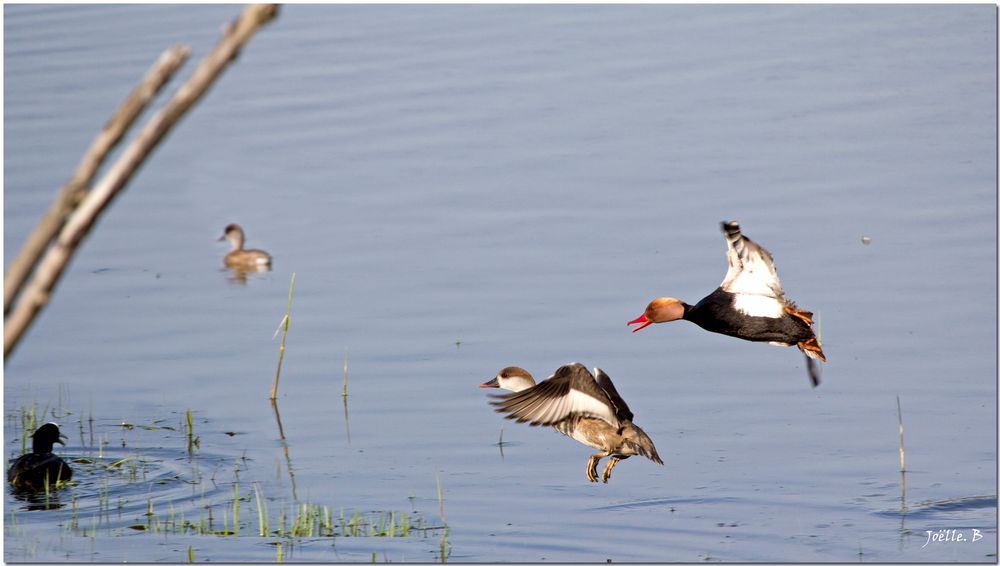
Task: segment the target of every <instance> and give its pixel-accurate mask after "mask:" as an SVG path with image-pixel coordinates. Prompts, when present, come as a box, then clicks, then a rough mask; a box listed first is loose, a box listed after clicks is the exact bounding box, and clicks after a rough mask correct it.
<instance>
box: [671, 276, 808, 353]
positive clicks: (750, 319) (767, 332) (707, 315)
mask: <svg viewBox="0 0 1000 566" xmlns="http://www.w3.org/2000/svg"><path fill="white" fill-rule="evenodd" d="M734 297H735V295H733V294H732V293H730V292H728V291H723V290H722V288H721V287H720V288H718V289H716V290H715V291H713V292H712V294H711V295H709V296H707V297H705V298H704V299H702V300H700V301H698V304H696V305H694V306H693V307H690V308H688V309H686V310H685V312H684V319H685V320H690V321H691V322H693V323H695V324H697V325H698V326H700V327H702V328H704V329H705V330H708V331H709V332H718V333H719V334H725V335H727V336H735V337H736V338H742V339H743V340H750V341H753V342H780V343H782V344H789V345H791V344H797V343H799V342H800V341H803V340H808V339H809V338H810V337H812V335H813V333H812V329H810V328H809V325H807V324H806V323H805V322H804V321H802V320H801V319H799V318H797V317H794V316H791V315H789V314H785V315H784V316H781V317H779V318H769V317H766V316H750V315H747V314H744V313H742V312H740V311H738V310H736V308H735V307H734V306H733V299H734Z"/></svg>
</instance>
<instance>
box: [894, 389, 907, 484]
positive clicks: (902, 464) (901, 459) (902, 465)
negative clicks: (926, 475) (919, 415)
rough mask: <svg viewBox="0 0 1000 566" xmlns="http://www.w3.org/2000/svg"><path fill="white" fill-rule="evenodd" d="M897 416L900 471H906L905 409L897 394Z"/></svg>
mask: <svg viewBox="0 0 1000 566" xmlns="http://www.w3.org/2000/svg"><path fill="white" fill-rule="evenodd" d="M896 418H897V419H899V471H900V472H903V473H906V452H905V451H904V450H903V410H902V409H901V408H900V405H899V395H896Z"/></svg>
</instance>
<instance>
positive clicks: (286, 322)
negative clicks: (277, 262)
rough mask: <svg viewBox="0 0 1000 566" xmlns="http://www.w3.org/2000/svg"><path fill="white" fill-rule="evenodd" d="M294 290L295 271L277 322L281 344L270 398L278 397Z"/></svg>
mask: <svg viewBox="0 0 1000 566" xmlns="http://www.w3.org/2000/svg"><path fill="white" fill-rule="evenodd" d="M294 290H295V272H294V271H293V272H292V281H291V283H289V285H288V306H287V307H285V316H284V318H282V319H281V322H280V323H278V328H279V329H280V330H281V346H280V347H279V348H278V369H277V371H275V372H274V383H273V384H272V385H271V400H272V401H274V400H275V399H276V398H277V397H278V380H279V379H280V378H281V361H282V360H284V359H285V336H286V335H287V334H288V325H289V324H290V323H291V322H292V317H291V314H292V291H294Z"/></svg>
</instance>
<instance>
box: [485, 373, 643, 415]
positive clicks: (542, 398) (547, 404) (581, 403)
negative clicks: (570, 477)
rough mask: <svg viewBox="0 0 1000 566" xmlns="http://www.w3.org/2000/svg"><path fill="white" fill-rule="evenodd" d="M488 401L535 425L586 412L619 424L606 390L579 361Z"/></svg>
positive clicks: (498, 409) (501, 411)
mask: <svg viewBox="0 0 1000 566" xmlns="http://www.w3.org/2000/svg"><path fill="white" fill-rule="evenodd" d="M616 395H617V392H616ZM491 404H492V405H494V406H495V407H497V409H496V411H497V412H498V413H507V418H508V419H516V420H517V422H519V423H523V422H528V423H530V424H532V425H535V426H537V425H553V424H555V423H557V422H559V421H562V420H563V419H567V418H571V417H577V416H586V417H595V418H598V419H601V420H604V421H606V422H607V423H608V424H610V425H611V426H614V427H616V428H620V427H621V424H620V423H619V420H618V415H616V412H615V408H614V405H613V403H612V402H611V400H610V399H609V397H608V394H607V393H606V392H605V390H604V389H603V388H601V386H599V385H598V384H597V382H596V381H594V376H592V375H591V374H590V372H589V371H587V368H585V367H583V366H582V365H580V364H570V365H565V366H563V367H561V368H559V369H557V370H556V372H555V374H553V376H552V377H550V378H549V379H546V380H545V381H543V382H541V383H539V384H538V385H536V386H534V387H531V388H528V389H525V390H523V391H518V392H516V393H509V394H507V395H499V396H497V400H496V401H492V402H491ZM629 414H631V413H629Z"/></svg>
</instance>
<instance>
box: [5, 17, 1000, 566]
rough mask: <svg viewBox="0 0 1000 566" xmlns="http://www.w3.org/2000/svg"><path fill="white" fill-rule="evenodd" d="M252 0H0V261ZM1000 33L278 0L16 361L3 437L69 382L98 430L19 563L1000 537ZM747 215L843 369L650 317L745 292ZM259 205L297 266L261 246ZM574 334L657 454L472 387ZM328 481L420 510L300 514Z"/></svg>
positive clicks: (918, 23) (534, 557)
mask: <svg viewBox="0 0 1000 566" xmlns="http://www.w3.org/2000/svg"><path fill="white" fill-rule="evenodd" d="M239 10H240V7H239V6H234V5H214V6H196V5H173V6H170V5H148V6H136V5H102V6H83V5H74V6H65V5H64V6H59V5H34V6H33V5H7V6H4V38H5V39H4V53H5V56H4V84H5V88H4V96H5V105H4V164H5V167H4V215H3V218H4V255H5V264H6V263H7V262H9V261H10V259H11V258H12V257H13V255H14V254H15V253H16V251H17V250H18V249H19V247H20V245H21V244H22V242H23V241H24V239H25V237H26V235H27V234H28V233H29V231H30V230H31V228H32V227H33V226H34V224H35V223H36V222H37V220H38V219H39V217H40V216H41V214H42V212H43V211H44V210H45V209H46V207H47V206H48V204H49V202H50V201H51V199H52V197H53V196H54V194H55V192H56V190H57V188H58V187H60V186H61V185H62V184H63V183H64V182H65V181H66V180H67V179H68V177H69V175H70V173H71V172H72V170H73V168H74V167H75V166H76V163H77V161H78V160H79V158H80V156H81V155H82V153H83V151H84V149H85V148H86V146H87V145H88V144H89V143H90V140H91V139H92V137H93V136H94V135H95V133H96V132H97V131H98V129H99V128H100V127H101V125H102V124H103V123H104V121H105V120H106V119H107V117H108V116H109V115H110V113H111V112H112V110H113V109H114V108H115V106H116V105H117V104H118V102H119V101H120V100H121V99H122V98H123V97H124V96H125V95H126V94H127V93H128V92H129V91H130V90H131V88H132V87H133V85H134V84H135V82H136V81H137V80H138V78H139V77H140V76H141V75H142V74H143V73H144V72H145V71H146V69H147V68H148V67H149V65H150V64H151V63H152V61H154V60H155V58H156V57H157V56H158V55H159V54H160V52H162V50H164V49H165V48H166V47H168V46H170V45H173V44H176V43H185V44H188V45H190V46H191V47H192V49H193V60H192V61H189V62H188V64H187V65H186V67H185V69H184V72H183V73H182V75H183V77H186V76H188V75H189V74H190V72H191V70H192V69H193V68H194V66H195V64H196V62H197V61H198V60H200V58H201V57H202V56H203V55H204V54H205V53H206V52H207V50H208V49H210V47H211V46H212V45H213V44H214V42H215V41H216V39H217V37H218V34H219V31H220V29H221V26H222V24H223V23H224V22H226V21H228V20H230V19H232V18H234V17H236V15H237V14H238V12H239ZM996 40H997V29H996V8H995V6H991V5H963V6H959V5H954V6H932V5H909V6H906V5H894V6H888V5H887V6H857V5H842V6H834V5H825V6H820V5H808V6H806V5H803V6H792V5H772V6H697V5H632V6H599V5H586V6H515V5H467V6H462V5H433V6H419V5H395V6H389V5H382V6H355V5H334V6H320V5H292V6H285V7H282V8H281V12H280V14H279V17H278V19H276V20H275V21H274V22H272V23H271V24H269V25H268V26H267V27H266V28H264V29H263V30H262V31H261V32H260V33H259V34H258V35H257V36H256V37H255V38H254V39H253V40H252V41H251V43H250V44H249V46H248V47H247V48H246V49H245V50H244V51H243V53H242V54H241V55H240V57H239V59H238V61H237V62H236V64H235V65H234V66H233V67H231V68H230V69H229V70H227V71H226V73H225V74H224V75H223V76H222V77H221V80H220V81H219V82H218V83H217V84H216V85H215V86H214V87H213V88H212V90H211V91H210V92H209V94H208V96H207V97H206V98H205V99H204V100H203V101H202V102H200V103H199V104H198V105H197V106H196V107H195V108H194V109H193V111H192V112H191V113H190V114H188V115H187V116H186V117H185V118H184V119H183V121H182V122H181V123H180V124H179V126H178V127H177V128H176V129H175V130H174V131H173V132H172V133H171V134H170V135H169V137H168V138H167V139H166V140H165V143H164V144H162V145H161V146H160V147H159V148H158V149H157V150H156V152H155V154H154V155H153V156H152V159H151V160H150V161H149V162H148V163H146V164H145V165H144V166H143V168H142V169H141V171H140V172H139V174H138V175H137V176H136V177H135V178H134V179H133V180H132V182H131V184H130V186H129V187H128V189H127V190H126V191H125V192H124V193H123V194H122V195H121V196H120V197H119V198H118V199H117V200H116V201H115V202H114V204H113V206H112V207H111V208H110V210H109V211H108V212H107V213H106V214H105V215H104V216H103V217H102V219H101V220H100V222H99V223H98V225H97V226H96V229H95V231H93V232H92V233H91V235H90V236H89V237H88V238H87V240H86V241H85V242H84V244H83V246H82V247H81V248H80V250H79V252H78V254H77V256H76V257H75V259H74V261H73V263H72V264H71V266H70V268H69V269H68V270H67V272H66V273H65V276H64V278H63V280H62V282H61V283H60V285H59V286H58V288H57V292H56V293H55V294H54V296H53V300H52V302H51V303H50V305H49V306H48V307H47V308H46V309H45V310H44V311H43V312H42V313H41V316H40V318H39V319H38V320H37V321H36V322H35V324H34V326H33V327H32V328H31V329H30V331H29V333H28V334H27V335H26V337H25V339H24V340H23V341H22V343H21V344H20V345H19V346H18V348H17V349H16V350H15V351H14V353H13V354H12V355H11V356H10V357H9V359H8V360H6V363H5V368H4V369H5V374H4V376H5V379H4V414H5V419H4V424H5V428H4V441H5V446H6V453H7V455H8V457H14V456H16V455H17V454H19V453H20V449H21V438H22V437H21V424H20V423H21V417H22V416H24V414H25V413H26V412H27V411H29V410H30V409H31V408H32V407H34V408H35V410H36V413H40V412H41V411H43V410H44V409H46V408H48V411H47V412H46V413H45V415H44V417H43V418H44V420H53V419H54V420H58V421H59V422H60V423H61V424H62V426H63V428H64V430H65V431H66V432H67V433H68V434H69V436H70V441H69V443H68V445H67V446H66V447H65V448H62V449H60V450H59V452H60V453H61V454H62V455H64V456H65V457H69V458H71V459H73V458H75V459H77V460H78V463H77V464H75V467H76V468H77V474H76V480H77V481H76V483H75V485H72V486H70V487H68V488H66V489H64V490H62V491H61V492H60V493H58V494H57V495H56V501H55V502H52V501H50V504H49V507H56V508H54V509H48V510H33V509H36V508H37V507H38V505H30V504H28V503H26V502H24V501H21V500H19V499H17V498H15V497H14V496H13V494H11V493H10V491H9V490H8V491H7V494H6V496H5V503H4V514H3V518H4V521H5V522H4V559H5V560H6V561H13V562H21V561H71V562H81V561H102V562H118V561H124V560H128V561H137V560H141V561H150V562H152V561H185V560H188V559H194V560H196V561H205V560H211V561H230V562H233V561H272V560H277V559H278V558H281V559H283V560H303V561H326V562H330V561H370V560H372V559H373V558H374V559H377V560H378V561H382V560H391V561H439V560H450V561H457V562H482V561H531V562H566V561H571V562H605V561H606V560H613V561H616V562H621V561H658V562H671V561H685V562H694V561H702V560H721V561H741V562H749V561H778V562H781V561H796V562H797V561H805V562H808V561H855V560H862V561H879V562H887V561H888V562H894V561H902V562H947V561H961V562H980V561H981V562H996V561H997V554H996V553H997V500H996V494H997V279H996V275H997V243H996V222H997V192H996V191H997V188H996V187H997V178H996V167H997V163H996V151H997V146H996V135H997V132H996V120H997V115H996V105H997V100H996V80H997V76H996V68H997V60H996ZM177 84H179V83H178V82H176V81H175V82H174V83H172V84H171V86H170V88H169V89H168V90H169V91H170V92H172V91H173V89H175V88H176V86H177ZM160 102H162V97H161V100H160ZM724 219H736V220H739V221H740V222H741V225H742V226H743V229H744V232H745V233H746V234H747V235H748V236H750V237H751V238H753V239H754V240H756V241H758V242H760V243H761V244H762V245H764V246H765V247H767V248H768V249H769V250H770V251H771V252H772V253H773V255H774V257H775V259H776V263H777V266H778V270H779V273H780V275H781V279H782V282H783V283H784V286H785V290H786V292H787V293H788V295H789V296H790V297H791V298H793V299H794V300H795V301H796V302H797V303H798V304H799V305H801V306H802V307H804V308H807V309H809V310H812V311H814V312H815V313H816V314H817V318H818V319H819V323H820V328H821V330H820V332H821V336H822V341H823V347H824V350H825V352H826V353H827V356H828V360H829V362H828V363H826V364H824V367H823V371H824V373H823V383H822V384H821V386H820V387H818V388H816V389H812V388H810V386H809V384H808V380H807V378H806V375H805V369H804V365H803V360H802V356H801V355H800V354H799V353H798V352H797V351H795V350H792V349H784V348H774V347H770V346H765V345H762V344H754V343H749V342H743V341H739V340H734V339H731V338H728V337H725V336H721V335H716V334H710V333H707V332H704V331H702V330H701V329H699V328H697V327H696V326H694V325H692V324H688V323H683V322H678V323H674V324H670V325H659V326H655V327H651V328H648V329H646V330H643V331H642V332H639V333H636V334H632V333H630V332H629V331H628V328H627V327H626V324H625V323H626V321H628V320H631V319H632V318H634V317H635V316H637V315H638V314H639V313H640V312H641V311H642V309H643V308H644V307H645V305H646V303H647V302H648V301H649V300H650V299H651V298H653V297H655V296H659V295H672V296H676V297H680V298H683V299H685V300H687V301H688V302H692V303H693V302H695V301H697V300H698V299H699V298H701V297H702V296H704V295H706V294H708V293H709V292H710V291H711V290H713V289H714V288H715V287H716V286H717V285H718V283H719V282H720V281H721V280H722V277H723V275H724V273H725V256H724V254H725V244H724V241H723V239H722V236H721V233H720V231H719V225H718V223H719V221H721V220H724ZM230 222H239V223H241V224H242V225H243V227H244V228H245V229H246V232H247V238H248V245H249V246H250V247H261V248H263V249H266V250H268V251H269V252H271V254H272V255H273V256H274V268H273V270H272V271H269V272H265V273H257V274H250V275H249V276H248V277H247V280H246V281H245V282H244V283H243V284H240V283H239V282H236V281H233V280H232V274H231V273H228V272H227V271H225V270H224V269H223V268H222V257H223V255H224V254H225V252H226V246H225V245H224V244H222V243H219V242H217V241H215V240H216V239H217V238H218V237H219V236H220V235H221V234H222V229H223V227H224V226H225V225H226V224H228V223H230ZM862 237H868V238H870V243H869V244H867V245H865V244H863V243H862ZM293 272H294V273H295V274H296V279H295V289H294V297H293V304H292V311H291V316H292V324H291V327H290V329H289V332H288V335H287V341H286V351H285V356H284V365H283V368H282V377H281V384H280V394H279V396H278V403H277V409H278V410H279V411H280V414H279V415H276V413H275V411H274V410H273V409H272V406H271V404H270V403H269V402H268V400H267V394H268V391H269V388H270V385H271V381H272V378H273V375H274V370H275V365H276V362H277V355H278V340H277V339H273V338H272V336H273V334H274V331H275V328H276V327H277V325H278V322H279V320H280V319H281V317H282V315H283V313H284V310H285V307H286V302H287V295H288V287H289V280H290V278H291V275H292V273H293ZM345 359H346V361H347V368H348V369H347V374H348V384H347V388H348V396H347V397H346V402H345V399H344V397H343V396H342V395H341V392H342V387H343V382H344V365H345ZM570 361H580V362H583V363H585V364H586V365H588V366H590V367H593V366H599V367H602V368H603V369H604V370H605V371H607V372H608V373H609V374H610V375H611V376H612V378H614V380H615V384H616V385H617V388H618V390H619V391H620V392H621V394H622V395H623V397H624V398H625V399H626V400H628V402H629V404H630V405H631V408H632V410H633V411H634V413H635V415H636V417H635V421H636V423H637V424H639V425H640V426H641V427H643V428H644V429H645V431H646V432H647V433H648V434H649V436H650V437H651V438H652V439H653V440H654V441H655V443H656V446H657V448H658V451H659V454H660V456H661V457H662V458H663V460H664V462H665V465H664V466H662V467H661V466H658V465H655V464H653V463H651V462H649V461H648V460H645V459H642V458H632V459H629V460H627V461H624V462H622V463H621V464H619V465H618V467H617V468H615V474H614V477H613V478H612V480H611V481H610V483H608V484H607V485H604V484H591V483H589V482H587V481H586V479H585V477H584V472H583V468H584V463H585V461H586V458H587V456H588V455H589V454H590V450H589V449H588V448H586V447H584V446H582V445H580V444H578V443H575V442H573V441H571V440H569V439H567V438H565V437H562V436H560V435H558V434H556V433H553V432H552V431H549V430H543V429H537V428H532V427H528V426H525V425H518V424H516V423H513V422H511V421H505V420H503V419H502V418H500V416H499V415H497V414H496V413H494V412H493V411H492V408H491V407H490V406H489V405H488V404H487V400H488V396H487V395H486V393H485V391H484V390H482V389H480V388H478V385H479V384H480V383H481V382H483V381H485V380H487V379H489V378H490V377H492V376H493V375H494V374H495V373H496V372H497V371H498V370H499V369H500V368H502V367H504V366H507V365H520V366H523V367H525V368H527V369H529V370H530V371H532V372H534V373H535V374H536V375H538V376H546V375H549V373H551V372H552V371H553V370H554V369H555V368H556V367H558V366H559V365H561V364H563V363H566V362H570ZM897 396H898V398H899V400H900V404H901V407H902V416H903V420H904V424H905V447H906V468H907V473H906V475H905V494H904V493H901V492H902V490H901V487H902V486H901V485H900V483H901V481H900V480H901V475H900V471H899V467H900V465H899V451H898V446H899V436H898V424H897V411H896V398H897ZM188 411H190V413H191V425H192V428H193V430H192V431H191V438H190V440H191V441H192V442H193V440H195V439H197V441H198V443H197V445H192V446H190V447H189V446H188V440H189V439H188V435H187V431H188V428H187V427H188V425H187V415H188ZM279 416H280V421H279V419H278V418H277V417H279ZM123 423H124V424H125V425H126V426H122V424H123ZM279 424H280V428H279ZM501 434H502V440H503V443H502V444H500V442H499V441H500V438H501ZM189 448H190V450H189ZM83 458H89V460H83ZM113 463H114V464H116V465H114V466H112V465H111V464H113ZM255 490H256V491H255ZM439 490H440V496H439ZM234 500H235V502H236V503H234ZM258 501H261V502H262V503H266V504H267V507H268V508H267V510H266V512H262V514H263V515H265V516H267V517H269V525H268V528H266V529H263V530H264V531H265V533H264V536H260V534H259V531H260V529H259V527H260V519H259V514H258V507H257V502H258ZM303 503H305V504H307V505H315V506H317V507H316V508H318V509H320V512H319V515H320V516H322V515H323V514H325V512H326V511H329V512H330V513H331V514H332V515H333V517H334V518H335V519H336V518H337V516H338V515H339V514H340V513H344V515H345V516H346V517H347V519H348V520H349V518H350V517H351V516H352V514H354V513H355V512H357V513H359V515H360V516H362V517H367V518H368V521H369V522H370V523H377V522H378V521H380V520H382V519H380V518H379V517H382V518H383V519H384V517H386V516H387V514H388V513H389V512H393V513H395V514H396V515H394V517H395V519H394V520H398V519H399V517H400V515H399V514H402V515H403V516H405V517H406V518H407V520H408V521H411V522H412V524H413V525H415V526H420V527H421V528H420V529H414V530H412V531H410V532H409V533H408V534H409V536H405V537H403V536H365V533H361V534H360V535H359V534H358V533H357V532H353V533H352V534H354V535H358V536H346V535H345V532H346V531H345V530H343V529H342V530H340V531H338V532H337V533H334V534H336V535H337V536H331V533H330V532H327V533H326V534H322V533H319V532H318V531H315V532H314V531H309V532H308V533H306V534H302V533H301V532H300V533H298V534H297V535H289V534H287V529H282V531H281V534H276V533H275V531H278V530H279V529H278V527H277V526H278V525H280V524H281V520H282V517H283V518H284V519H285V520H286V521H290V520H291V519H290V517H292V516H294V515H296V513H297V511H296V510H297V509H301V505H302V504H303ZM236 507H239V509H237V508H236ZM312 508H313V507H309V509H312ZM236 513H238V519H237V520H236V523H237V525H238V528H234V527H233V521H234V517H233V515H234V514H236ZM180 515H183V517H184V518H183V519H180ZM209 517H211V520H212V526H211V527H204V526H202V527H194V526H191V525H193V524H199V525H201V524H203V523H204V522H205V521H207V520H208V518H209ZM185 521H187V522H188V523H189V525H188V526H187V527H185V526H184V525H185ZM334 522H336V523H338V524H339V519H336V520H334ZM224 523H225V524H226V525H228V526H226V527H224V526H223V524H224ZM393 524H395V523H393ZM171 525H172V526H171ZM178 525H180V526H178ZM445 527H446V528H445ZM372 528H373V529H375V531H377V530H378V529H377V528H375V527H372ZM939 529H952V530H953V531H952V532H954V533H957V534H961V535H963V536H965V537H967V539H968V540H965V541H955V540H949V541H935V542H930V543H927V539H928V534H927V532H928V531H932V532H937V531H938V530H939ZM375 531H366V533H367V534H369V535H371V534H378V533H375ZM227 532H233V533H234V534H226V533H227ZM212 533H216V534H212ZM381 534H386V533H385V529H382V532H381ZM389 534H395V535H398V534H399V533H398V532H395V533H389ZM974 537H979V538H976V539H975V540H972V539H973V538H974Z"/></svg>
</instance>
